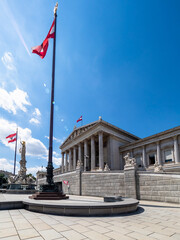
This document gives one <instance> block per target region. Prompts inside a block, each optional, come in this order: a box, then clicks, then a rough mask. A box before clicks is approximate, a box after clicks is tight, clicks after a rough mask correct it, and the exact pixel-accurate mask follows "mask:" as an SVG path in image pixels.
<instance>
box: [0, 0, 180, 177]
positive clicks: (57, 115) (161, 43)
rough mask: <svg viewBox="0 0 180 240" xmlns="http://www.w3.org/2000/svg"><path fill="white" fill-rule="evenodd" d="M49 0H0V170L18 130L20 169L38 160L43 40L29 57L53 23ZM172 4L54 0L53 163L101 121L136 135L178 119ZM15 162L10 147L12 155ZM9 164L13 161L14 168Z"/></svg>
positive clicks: (44, 114)
mask: <svg viewBox="0 0 180 240" xmlns="http://www.w3.org/2000/svg"><path fill="white" fill-rule="evenodd" d="M55 3H56V1H54V0H31V1H23V0H8V1H7V0H1V1H0V9H1V14H0V29H1V34H0V169H3V170H7V171H13V161H14V147H15V145H14V143H9V144H8V143H7V139H6V136H8V135H9V134H12V133H14V132H15V131H16V128H17V127H18V129H19V139H18V149H19V148H20V143H19V142H20V140H21V141H26V146H27V152H26V160H27V168H28V172H31V173H33V174H35V173H36V171H37V170H38V169H41V167H42V166H44V167H46V166H47V154H48V146H49V142H48V136H49V118H50V95H51V94H50V92H51V75H52V50H53V40H52V39H51V40H50V44H49V48H48V52H47V55H46V57H45V58H44V59H41V58H40V57H39V56H38V55H36V54H32V53H31V47H34V46H37V45H40V44H41V43H42V41H43V40H44V39H45V37H46V35H47V33H48V31H49V29H50V27H51V24H52V22H53V9H54V6H55ZM179 12H180V1H179V0H173V1H170V0H147V1H144V0H136V1H131V0H113V1H107V0H98V1H97V0H75V1H74V0H62V1H59V7H58V12H57V14H58V17H57V39H56V43H57V45H56V72H55V104H54V142H53V162H54V167H55V168H57V167H59V165H60V163H61V152H60V150H59V146H60V144H61V143H62V142H63V141H64V139H66V137H67V136H68V135H69V134H70V133H71V132H72V130H73V128H74V126H75V125H76V126H77V127H79V126H81V122H79V123H76V120H77V119H78V118H79V117H80V116H81V115H82V117H83V122H82V123H83V125H85V124H88V123H90V122H93V121H96V120H98V118H99V116H102V119H103V120H105V121H107V122H110V123H111V124H114V125H115V126H117V127H119V128H122V129H124V130H126V131H128V132H130V133H132V134H134V135H136V136H138V137H140V138H144V137H147V136H150V135H153V134H155V133H158V132H161V131H164V130H167V129H170V128H173V127H175V126H178V125H179V119H180V98H179V87H180V71H179V69H180V67H179V65H180V46H179V43H180V31H179V23H180V14H179ZM19 160H20V154H19V151H18V153H17V161H18V162H19ZM18 168H19V164H17V170H16V172H17V171H18Z"/></svg>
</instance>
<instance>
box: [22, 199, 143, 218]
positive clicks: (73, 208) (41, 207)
mask: <svg viewBox="0 0 180 240" xmlns="http://www.w3.org/2000/svg"><path fill="white" fill-rule="evenodd" d="M23 203H24V207H25V209H27V210H29V211H34V212H39V213H46V214H55V215H64V216H105V215H106V216H107V215H118V214H122V213H130V212H134V211H136V210H137V207H138V203H139V201H137V200H135V199H123V201H121V202H115V203H114V202H113V203H103V202H101V203H98V202H96V203H84V204H82V203H79V202H77V203H74V204H73V203H68V202H67V203H66V204H65V203H59V204H56V203H51V204H50V203H48V202H43V201H41V202H40V201H38V202H35V201H23Z"/></svg>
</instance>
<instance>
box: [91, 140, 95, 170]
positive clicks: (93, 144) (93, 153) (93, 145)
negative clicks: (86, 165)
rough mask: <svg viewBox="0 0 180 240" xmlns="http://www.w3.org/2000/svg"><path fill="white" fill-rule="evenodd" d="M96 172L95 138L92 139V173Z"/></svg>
mask: <svg viewBox="0 0 180 240" xmlns="http://www.w3.org/2000/svg"><path fill="white" fill-rule="evenodd" d="M93 170H95V141H94V136H92V137H91V171H93Z"/></svg>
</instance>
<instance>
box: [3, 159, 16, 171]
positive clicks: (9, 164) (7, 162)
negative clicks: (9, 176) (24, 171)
mask: <svg viewBox="0 0 180 240" xmlns="http://www.w3.org/2000/svg"><path fill="white" fill-rule="evenodd" d="M0 169H1V170H4V171H8V172H12V173H13V172H14V164H13V163H12V161H10V160H7V159H6V158H0ZM18 170H19V167H18V166H16V174H17V172H18Z"/></svg>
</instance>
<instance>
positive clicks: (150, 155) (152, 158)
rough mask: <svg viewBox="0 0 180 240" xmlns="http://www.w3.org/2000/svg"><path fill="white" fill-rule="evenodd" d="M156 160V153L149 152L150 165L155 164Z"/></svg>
mask: <svg viewBox="0 0 180 240" xmlns="http://www.w3.org/2000/svg"><path fill="white" fill-rule="evenodd" d="M155 161H156V156H155V154H149V165H154V164H155Z"/></svg>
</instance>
